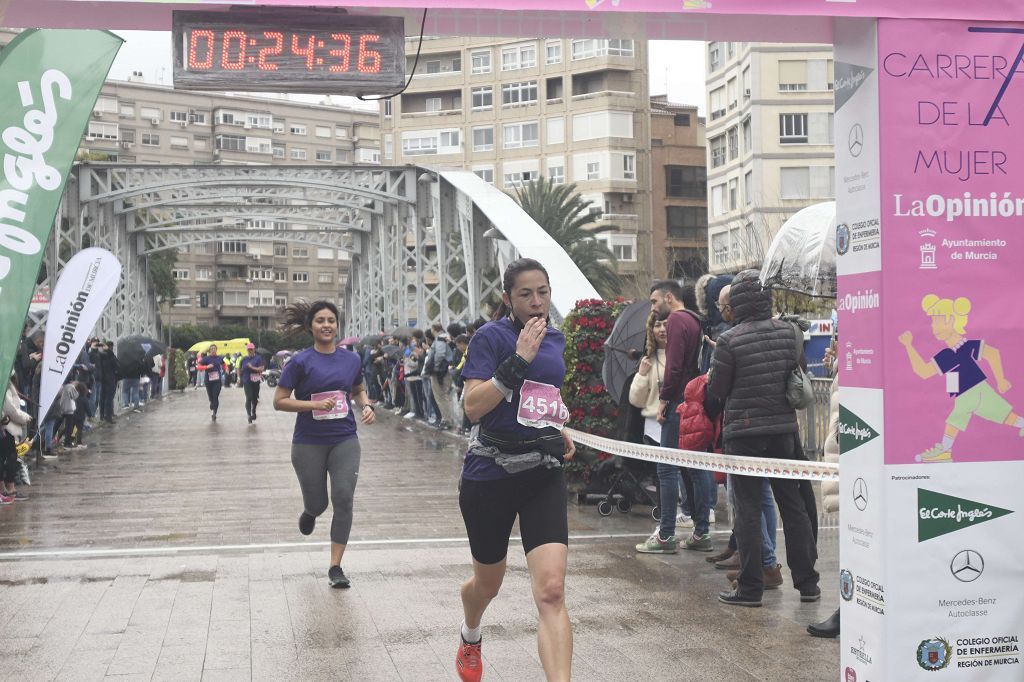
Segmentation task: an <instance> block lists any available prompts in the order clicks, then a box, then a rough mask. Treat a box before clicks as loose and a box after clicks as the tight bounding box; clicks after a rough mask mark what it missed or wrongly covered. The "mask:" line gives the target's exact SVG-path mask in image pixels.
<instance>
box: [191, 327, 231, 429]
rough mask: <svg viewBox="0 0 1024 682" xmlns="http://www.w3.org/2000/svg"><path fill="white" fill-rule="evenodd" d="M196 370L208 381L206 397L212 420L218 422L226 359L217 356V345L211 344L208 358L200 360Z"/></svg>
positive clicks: (207, 352)
mask: <svg viewBox="0 0 1024 682" xmlns="http://www.w3.org/2000/svg"><path fill="white" fill-rule="evenodd" d="M196 369H197V370H199V371H200V372H202V373H203V376H204V378H205V381H206V397H207V398H209V399H210V419H212V420H213V421H217V410H218V409H220V389H221V387H222V386H223V385H224V378H223V375H224V358H222V357H221V356H219V355H217V344H215V343H211V344H210V347H209V348H208V349H207V350H206V356H205V357H202V358H200V359H199V362H198V363H197V364H196Z"/></svg>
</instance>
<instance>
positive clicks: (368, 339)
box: [359, 334, 384, 346]
mask: <svg viewBox="0 0 1024 682" xmlns="http://www.w3.org/2000/svg"><path fill="white" fill-rule="evenodd" d="M382 338H384V337H382V336H381V335H380V334H367V335H366V336H364V337H363V338H361V339H359V343H360V345H363V346H372V345H373V344H375V343H377V342H378V341H380V340H381V339H382Z"/></svg>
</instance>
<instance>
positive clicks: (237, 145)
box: [213, 135, 245, 152]
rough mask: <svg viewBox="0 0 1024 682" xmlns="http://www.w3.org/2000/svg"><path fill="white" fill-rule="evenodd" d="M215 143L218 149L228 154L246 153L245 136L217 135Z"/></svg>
mask: <svg viewBox="0 0 1024 682" xmlns="http://www.w3.org/2000/svg"><path fill="white" fill-rule="evenodd" d="M213 143H214V145H215V148H216V149H220V150H222V151H227V152H244V151H245V136H244V135H217V136H216V137H215V138H214V139H213Z"/></svg>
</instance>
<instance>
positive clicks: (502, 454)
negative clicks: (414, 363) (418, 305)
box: [455, 258, 576, 682]
mask: <svg viewBox="0 0 1024 682" xmlns="http://www.w3.org/2000/svg"><path fill="white" fill-rule="evenodd" d="M502 284H503V289H504V293H503V294H502V305H501V307H500V308H499V309H498V311H497V312H496V313H495V316H494V320H493V321H491V322H488V323H487V324H485V325H484V326H483V327H481V328H480V329H479V330H478V331H477V332H476V334H474V335H473V339H472V340H471V341H470V344H469V350H468V352H467V355H466V362H465V365H463V368H462V377H463V378H464V379H465V382H466V383H465V393H464V395H465V409H466V415H467V416H468V417H469V419H470V421H472V422H473V423H474V427H473V430H472V433H471V435H470V444H469V452H468V453H467V454H466V460H465V464H464V466H463V471H462V480H461V482H460V484H459V507H460V508H461V510H462V518H463V520H464V521H465V523H466V531H467V533H468V535H469V547H470V551H471V553H472V555H473V575H472V577H470V579H469V580H467V581H466V582H465V584H463V586H462V608H463V612H464V614H465V621H464V623H463V625H462V635H461V641H460V644H459V648H458V653H457V655H456V659H455V670H456V672H457V673H458V675H459V677H460V678H461V679H462V680H465V681H468V682H476V681H477V680H479V679H480V677H481V674H482V670H483V667H482V662H481V660H480V657H481V629H480V628H481V619H482V617H483V614H484V610H485V609H486V608H487V605H488V604H490V603H491V600H492V599H494V598H495V597H496V596H497V594H498V590H499V589H500V588H501V583H502V580H503V579H504V577H505V565H506V556H507V554H508V542H509V536H510V535H511V533H512V525H513V523H515V520H516V517H517V516H518V517H519V530H520V533H521V535H522V542H523V549H524V550H525V552H526V564H527V566H528V567H529V571H530V582H531V584H532V586H533V597H534V602H535V603H536V605H537V611H538V613H539V615H540V624H539V628H538V632H537V639H538V648H539V650H540V659H541V664H542V665H543V666H544V672H545V674H546V676H547V678H548V679H549V680H568V679H569V673H570V668H571V665H572V628H571V626H570V625H569V613H568V611H567V610H566V608H565V591H564V590H565V570H566V559H567V556H568V550H569V547H568V545H569V531H568V522H567V518H566V490H565V478H564V476H563V474H562V462H563V461H564V460H567V459H572V457H573V455H574V454H575V452H576V448H575V446H574V444H573V442H572V439H571V438H569V436H568V434H567V433H565V432H564V431H563V430H562V427H563V425H564V424H565V421H566V419H567V418H568V416H569V411H568V409H567V408H566V406H565V404H564V403H563V402H562V395H561V387H562V382H563V380H564V379H565V361H564V360H563V353H564V352H565V336H563V335H562V332H560V331H558V329H556V328H554V327H552V326H550V325H549V324H548V312H549V310H550V308H551V285H550V282H549V281H548V273H547V271H546V270H545V269H544V267H543V266H542V265H541V264H540V263H538V262H537V261H535V260H533V259H530V258H523V259H520V260H517V261H514V262H512V263H510V264H509V266H508V268H506V270H505V274H504V277H503V282H502Z"/></svg>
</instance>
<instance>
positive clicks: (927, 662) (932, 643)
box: [917, 637, 953, 671]
mask: <svg viewBox="0 0 1024 682" xmlns="http://www.w3.org/2000/svg"><path fill="white" fill-rule="evenodd" d="M952 657H953V648H952V647H951V646H949V642H947V641H946V640H945V639H943V638H942V637H932V638H931V639H925V640H922V641H921V643H920V644H918V645H917V664H918V665H919V666H921V667H922V668H924V669H925V670H928V671H932V670H942V669H943V668H945V667H946V666H948V665H949V661H950V659H951V658H952Z"/></svg>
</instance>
